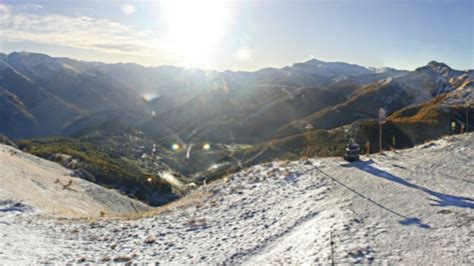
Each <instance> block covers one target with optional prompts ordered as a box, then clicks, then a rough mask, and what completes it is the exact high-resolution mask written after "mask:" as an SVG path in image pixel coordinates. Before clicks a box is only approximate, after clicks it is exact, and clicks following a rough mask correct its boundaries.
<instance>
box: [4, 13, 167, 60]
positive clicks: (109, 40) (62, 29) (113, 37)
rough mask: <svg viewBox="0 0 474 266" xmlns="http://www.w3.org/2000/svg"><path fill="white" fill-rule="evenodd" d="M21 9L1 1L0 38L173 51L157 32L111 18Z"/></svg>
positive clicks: (120, 50)
mask: <svg viewBox="0 0 474 266" xmlns="http://www.w3.org/2000/svg"><path fill="white" fill-rule="evenodd" d="M22 8H24V7H21V8H17V6H11V5H5V4H0V35H1V36H2V41H10V42H21V41H27V42H33V43H41V44H53V45H61V46H66V47H72V48H79V49H87V50H94V51H99V52H103V53H109V54H124V55H138V56H157V55H158V54H157V53H160V52H161V53H164V52H166V53H167V54H168V56H169V54H170V53H171V54H172V51H169V45H167V44H166V41H164V40H163V39H160V38H159V37H157V36H158V34H157V33H156V32H151V31H140V30H136V29H134V28H133V27H130V26H127V25H124V24H121V23H118V22H114V21H111V20H107V19H97V18H92V17H87V16H65V15H57V14H47V15H38V14H34V13H31V12H29V13H26V12H22ZM127 12H130V10H128V11H127Z"/></svg>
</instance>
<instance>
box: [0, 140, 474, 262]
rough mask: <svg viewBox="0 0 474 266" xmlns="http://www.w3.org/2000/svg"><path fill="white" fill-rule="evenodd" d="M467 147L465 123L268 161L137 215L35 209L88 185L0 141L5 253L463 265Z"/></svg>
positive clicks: (470, 184)
mask: <svg viewBox="0 0 474 266" xmlns="http://www.w3.org/2000/svg"><path fill="white" fill-rule="evenodd" d="M473 147H474V135H473V133H471V134H464V135H458V136H452V137H448V138H444V139H441V140H438V141H433V142H430V143H425V144H423V145H420V146H417V147H415V148H412V149H407V150H402V151H393V152H386V153H384V154H381V155H371V156H370V157H368V156H363V157H362V161H361V162H356V163H351V164H348V163H346V162H345V161H343V160H342V159H341V158H325V159H308V160H301V161H294V162H288V161H275V162H271V163H266V164H262V165H257V166H254V167H251V168H249V169H246V170H243V171H241V172H238V173H235V174H233V175H230V176H228V177H227V178H225V179H222V180H220V181H217V182H213V183H211V184H208V185H206V186H202V187H200V188H198V189H197V190H195V191H194V192H193V193H191V194H189V195H188V196H186V197H185V198H183V199H181V200H180V201H177V202H175V203H173V204H171V205H168V206H164V207H161V208H159V209H156V210H154V211H151V212H148V213H147V214H146V215H144V217H142V218H138V219H96V220H93V221H90V220H83V219H72V218H70V217H69V216H68V214H67V213H65V212H61V213H60V215H59V217H58V216H51V215H50V214H49V213H46V215H45V213H41V212H39V211H41V210H43V211H44V210H45V209H48V208H51V207H54V206H57V204H59V205H58V206H61V207H62V208H78V205H79V204H80V202H75V201H74V199H75V198H77V197H78V194H80V195H83V194H82V193H83V189H84V187H81V186H79V184H78V183H76V181H73V184H74V185H73V187H70V188H71V189H70V190H69V189H62V188H61V186H62V185H64V184H63V183H64V182H65V179H68V178H70V177H66V176H65V174H67V171H66V170H64V169H61V168H60V167H59V166H58V165H54V164H53V163H49V162H44V161H43V160H40V159H38V158H35V157H32V156H27V155H25V154H23V153H21V152H20V151H19V150H16V149H14V148H11V147H7V146H2V145H0V151H1V152H0V156H2V158H3V159H2V160H0V163H1V162H4V165H2V172H0V181H1V182H2V184H7V186H4V185H2V186H1V187H0V235H1V236H2V238H1V241H0V250H1V253H0V260H1V261H2V263H6V264H24V263H110V262H115V263H119V262H120V263H127V262H133V263H141V262H143V263H145V262H146V263H160V264H238V265H261V264H331V263H334V264H354V263H363V264H371V263H375V264H393V263H395V264H410V265H411V264H423V265H431V264H443V265H444V264H456V265H459V264H466V265H470V264H472V263H474V256H473V254H474V245H473V244H474V243H473V237H472V232H473V231H474V223H473V219H474V215H473V209H474V195H473V193H472V192H473V191H474V176H473V175H472V169H473V168H474V164H473V161H472V159H471V158H472V157H473V156H474V149H473ZM5 160H7V161H5ZM33 168H34V169H35V170H34V172H35V174H37V175H41V176H35V174H32V173H30V171H33ZM5 169H6V170H7V173H13V171H16V174H18V175H20V176H22V177H24V178H22V188H21V189H22V190H24V191H18V193H19V194H18V195H24V197H18V196H17V197H15V195H17V194H16V193H12V192H11V190H15V189H17V190H18V189H20V188H19V187H16V186H15V183H14V182H10V181H9V180H11V177H10V176H9V175H8V174H5ZM42 176H44V177H47V178H49V179H44V180H43V178H41V177H42ZM56 177H57V178H58V179H59V181H60V182H59V183H55V182H53V181H54V179H55V178H56ZM5 178H6V179H5ZM16 179H18V177H16ZM81 182H82V181H81ZM82 185H84V184H82ZM28 191H36V192H37V193H28ZM51 200H53V201H51ZM51 202H54V204H51ZM39 203H40V204H39ZM70 204H72V205H73V206H71V205H70ZM76 204H77V205H76ZM56 214H57V213H56Z"/></svg>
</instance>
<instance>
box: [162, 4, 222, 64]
mask: <svg viewBox="0 0 474 266" xmlns="http://www.w3.org/2000/svg"><path fill="white" fill-rule="evenodd" d="M161 14H162V19H163V21H164V24H165V28H166V30H165V35H166V38H167V39H168V41H169V42H170V45H171V46H172V47H171V48H172V49H173V50H174V51H175V52H176V54H177V55H178V56H180V57H181V58H182V59H183V61H184V62H183V63H185V64H187V65H189V66H194V67H210V66H212V64H213V61H214V58H215V56H216V55H215V51H216V49H217V48H218V46H219V44H220V43H221V41H222V39H223V38H224V37H225V35H226V33H228V28H229V26H230V24H231V8H230V5H229V1H226V0H169V1H163V2H162V3H161Z"/></svg>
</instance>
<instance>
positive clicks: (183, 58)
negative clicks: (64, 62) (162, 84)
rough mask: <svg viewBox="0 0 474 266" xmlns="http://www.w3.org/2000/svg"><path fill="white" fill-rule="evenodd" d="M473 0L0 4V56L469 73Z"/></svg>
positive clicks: (4, 0)
mask: <svg viewBox="0 0 474 266" xmlns="http://www.w3.org/2000/svg"><path fill="white" fill-rule="evenodd" d="M473 3H474V1H472V0H458V1H456V0H438V1H435V0H403V1H402V0H392V1H390V0H363V1H356V0H352V1H351V0H335V1H334V0H333V1H329V0H327V1H322V0H315V1H309V0H306V1H304V0H300V1H298V0H296V1H290V0H286V1H283V0H276V1H270V0H255V1H251V0H242V1H226V0H189V1H186V0H169V1H155V2H151V1H112V0H110V1H74V0H67V1H66V0H65V1H59V0H58V1H54V0H53V1H18V0H16V1H10V0H0V37H1V38H0V51H2V52H11V51H23V50H25V51H31V52H42V53H47V54H50V55H52V56H63V57H72V58H76V59H81V60H88V61H104V62H135V63H138V64H142V65H151V66H157V65H177V66H192V67H198V68H208V69H217V70H224V69H232V70H256V69H259V68H263V67H282V66H285V65H291V64H293V63H295V62H301V61H306V60H308V59H310V58H312V57H314V58H317V59H321V60H325V61H345V62H349V63H356V64H360V65H364V66H374V67H383V66H391V67H396V68H402V69H414V68H416V67H418V66H421V65H425V64H426V63H427V62H428V61H430V60H437V61H442V62H445V63H447V64H448V65H450V66H452V67H454V68H457V69H468V68H469V69H472V68H474V65H473V64H474V4H473Z"/></svg>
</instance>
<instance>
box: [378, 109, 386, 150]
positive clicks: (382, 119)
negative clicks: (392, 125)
mask: <svg viewBox="0 0 474 266" xmlns="http://www.w3.org/2000/svg"><path fill="white" fill-rule="evenodd" d="M386 118H387V112H386V111H385V109H383V108H382V107H381V108H380V109H379V149H380V152H382V125H383V124H384V123H385V119H386Z"/></svg>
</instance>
